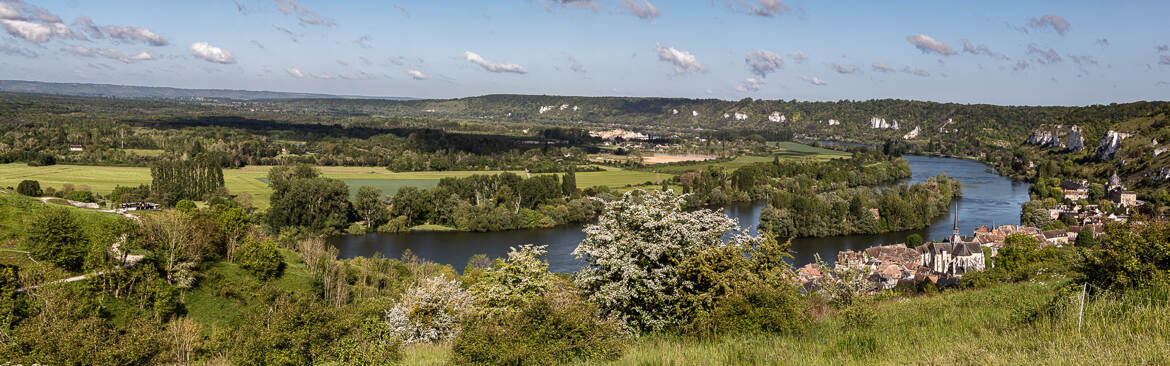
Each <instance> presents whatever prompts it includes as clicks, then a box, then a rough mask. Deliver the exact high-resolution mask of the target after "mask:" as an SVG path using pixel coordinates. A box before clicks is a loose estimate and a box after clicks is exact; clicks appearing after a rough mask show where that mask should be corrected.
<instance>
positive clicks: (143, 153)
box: [122, 149, 163, 157]
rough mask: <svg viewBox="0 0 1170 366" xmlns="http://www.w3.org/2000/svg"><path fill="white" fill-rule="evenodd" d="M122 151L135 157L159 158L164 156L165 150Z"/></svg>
mask: <svg viewBox="0 0 1170 366" xmlns="http://www.w3.org/2000/svg"><path fill="white" fill-rule="evenodd" d="M122 151H125V152H128V153H131V154H134V155H138V156H150V157H154V156H159V155H162V153H163V150H161V149H122Z"/></svg>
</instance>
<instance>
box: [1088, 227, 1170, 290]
mask: <svg viewBox="0 0 1170 366" xmlns="http://www.w3.org/2000/svg"><path fill="white" fill-rule="evenodd" d="M1098 246H1099V248H1093V249H1088V250H1087V251H1086V255H1085V262H1084V266H1083V268H1082V270H1081V272H1082V275H1083V276H1084V277H1085V280H1088V281H1091V282H1093V283H1094V284H1096V285H1097V286H1100V287H1102V288H1118V289H1132V288H1142V287H1156V286H1166V285H1168V284H1170V223H1167V222H1164V221H1147V222H1143V223H1130V224H1111V225H1107V226H1106V227H1105V234H1104V235H1103V237H1102V238H1101V240H1100V242H1099V243H1098Z"/></svg>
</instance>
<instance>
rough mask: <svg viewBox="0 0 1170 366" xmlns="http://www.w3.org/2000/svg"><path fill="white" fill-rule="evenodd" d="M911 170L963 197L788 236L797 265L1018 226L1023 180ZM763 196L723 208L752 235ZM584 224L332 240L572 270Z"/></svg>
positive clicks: (953, 170)
mask: <svg viewBox="0 0 1170 366" xmlns="http://www.w3.org/2000/svg"><path fill="white" fill-rule="evenodd" d="M906 160H907V161H909V163H910V169H911V171H912V174H911V177H910V179H908V180H907V181H906V182H907V183H917V182H923V181H925V180H926V178H927V177H933V176H935V175H938V174H940V173H942V174H946V175H947V176H950V177H952V178H956V179H958V180H959V181H960V182H962V184H963V196H962V198H960V199H958V200H956V201H955V202H954V203H952V204H951V209H950V210H949V211H948V213H947V214H946V215H943V216H940V217H937V218H935V219H934V221H933V223H932V224H931V225H930V226H929V227H927V228H925V229H922V230H915V231H902V232H892V233H882V234H874V235H848V236H833V237H823V238H797V239H793V240H792V250H793V252H794V253H793V255H794V256H795V259H794V264H795V265H797V266H801V265H804V264H807V263H811V262H813V261H814V256H815V255H816V254H820V256H821V258H822V259H823V260H825V261H826V262H829V263H832V262H834V261H835V260H836V259H837V252H839V251H841V250H846V249H851V250H858V249H864V248H866V247H870V246H874V245H884V244H892V243H901V242H904V241H905V239H906V236H908V235H910V234H913V233H918V234H919V235H922V237H923V238H924V239H926V240H935V239H942V238H944V237H947V236H949V235H950V234H951V232H952V230H953V220H954V215H955V214H956V213H957V214H958V215H959V230H960V231H961V232H962V233H963V234H965V235H969V234H970V233H971V231H972V230H974V229H975V228H977V227H979V226H980V225H987V226H993V225H1016V224H1019V222H1020V205H1021V204H1022V203H1024V202H1027V201H1028V188H1029V185H1028V183H1024V182H1019V181H1013V180H1011V179H1009V178H1005V177H1002V176H999V175H997V174H995V173H994V172H993V171H992V170H991V168H989V167H988V166H986V165H983V164H981V163H978V162H975V161H970V160H963V159H952V158H936V157H926V156H906ZM763 207H764V202H762V201H761V202H753V203H746V204H739V205H732V206H728V207H726V208H724V209H723V211H724V213H726V214H727V215H728V216H730V217H732V218H735V219H737V220H738V221H739V224H740V226H741V227H744V228H748V229H749V230H750V232H751V234H753V235H754V234H756V233H757V232H756V227H758V226H759V223H760V211H761V210H762V209H763ZM582 227H583V225H580V224H578V225H563V226H558V227H555V228H550V229H536V230H518V231H499V232H459V231H435V232H423V231H416V232H405V233H395V234H381V233H372V234H365V235H343V236H336V237H332V238H330V239H329V242H330V244H332V245H333V246H335V247H337V249H338V255H339V256H340V257H341V258H353V257H361V256H366V257H368V256H373V255H374V254H375V253H380V254H381V255H382V256H384V257H393V258H396V257H398V256H400V255H401V254H402V252H403V251H404V250H406V249H410V250H411V251H412V252H414V254H415V255H418V256H419V257H422V258H424V259H426V260H429V261H433V262H437V263H441V264H450V265H452V266H454V267H455V269H457V270H460V271H462V270H463V268H464V267H465V266H466V265H467V260H468V259H469V258H471V256H472V255H475V254H487V255H488V256H489V257H493V258H495V257H501V256H504V255H506V254H507V252H508V248H509V247H513V246H519V245H522V244H537V245H548V257H547V258H548V263H549V270H551V271H554V272H575V271H576V270H577V269H578V268H580V267H581V265H582V262H580V261H577V259H576V258H575V257H573V255H572V252H573V249H576V248H577V244H579V243H580V242H581V240H582V239H584V238H585V234H584V233H583V232H582V231H581V229H582Z"/></svg>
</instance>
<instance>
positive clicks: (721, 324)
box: [687, 286, 809, 336]
mask: <svg viewBox="0 0 1170 366" xmlns="http://www.w3.org/2000/svg"><path fill="white" fill-rule="evenodd" d="M807 310H808V308H807V305H806V303H805V302H804V300H803V299H801V298H800V295H799V294H797V293H796V290H795V289H794V288H791V287H784V288H774V287H771V286H756V287H748V288H745V289H743V291H742V293H737V294H734V295H731V296H727V297H723V298H721V299H719V300H718V301H716V302H715V306H714V307H713V308H712V309H711V312H710V313H709V314H708V315H706V316H699V317H696V318H695V320H694V321H692V322H691V324H690V325H689V326H688V327H687V330H688V331H689V332H690V333H692V334H697V335H701V336H718V335H723V334H743V333H776V334H791V333H796V332H800V331H802V330H804V329H805V328H806V327H807V326H808V324H809V318H808V312H807Z"/></svg>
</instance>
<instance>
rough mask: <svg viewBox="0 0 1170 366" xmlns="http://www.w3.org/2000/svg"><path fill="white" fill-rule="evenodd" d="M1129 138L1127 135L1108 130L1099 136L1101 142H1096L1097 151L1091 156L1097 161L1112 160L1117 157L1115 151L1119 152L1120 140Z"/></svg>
mask: <svg viewBox="0 0 1170 366" xmlns="http://www.w3.org/2000/svg"><path fill="white" fill-rule="evenodd" d="M1126 137H1129V134H1125V133H1121V132H1117V131H1114V130H1109V131H1107V132H1105V134H1104V135H1102V136H1101V140H1100V141H1098V142H1097V149H1096V150H1093V156H1094V157H1096V158H1097V160H1099V161H1106V160H1113V158H1114V157H1116V156H1117V151H1118V150H1121V140H1124V139H1125V138H1126Z"/></svg>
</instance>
